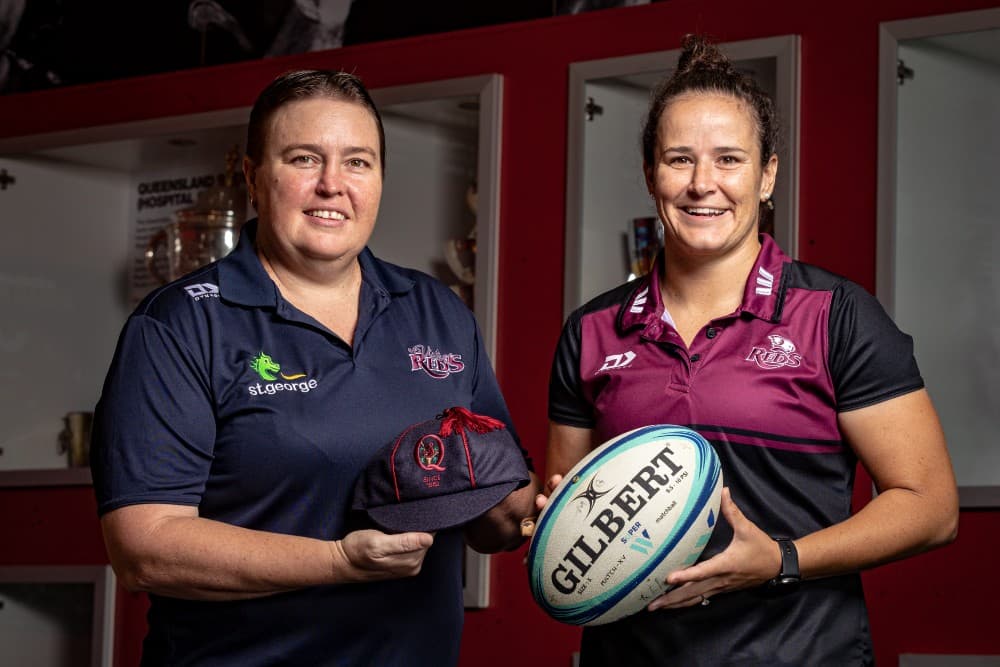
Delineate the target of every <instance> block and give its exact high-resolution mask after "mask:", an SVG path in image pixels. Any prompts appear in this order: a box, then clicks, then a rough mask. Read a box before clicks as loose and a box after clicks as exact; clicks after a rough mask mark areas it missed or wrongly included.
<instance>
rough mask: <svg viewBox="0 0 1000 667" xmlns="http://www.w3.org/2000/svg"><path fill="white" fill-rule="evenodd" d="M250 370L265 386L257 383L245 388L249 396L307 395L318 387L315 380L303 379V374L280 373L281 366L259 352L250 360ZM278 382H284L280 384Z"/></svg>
mask: <svg viewBox="0 0 1000 667" xmlns="http://www.w3.org/2000/svg"><path fill="white" fill-rule="evenodd" d="M250 369H251V370H252V371H253V372H254V373H256V374H257V375H258V376H260V379H261V380H264V382H266V383H267V384H261V383H260V382H257V383H255V384H251V385H250V386H249V387H247V392H249V394H250V395H251V396H263V395H265V394H266V395H268V396H274V395H275V394H277V393H278V392H284V391H289V392H300V393H303V394H306V393H309V392H310V391H312V390H313V389H315V388H316V387H318V386H319V381H318V380H316V379H315V378H311V379H308V380H307V379H305V378H306V374H305V373H290V374H287V375H286V374H285V373H282V372H281V364H279V363H278V362H276V361H275V360H274V359H272V358H271V355H269V354H265V353H264V352H260V353H259V354H257V355H256V356H254V357H253V358H252V359H251V360H250ZM279 380H285V381H284V382H281V381H279Z"/></svg>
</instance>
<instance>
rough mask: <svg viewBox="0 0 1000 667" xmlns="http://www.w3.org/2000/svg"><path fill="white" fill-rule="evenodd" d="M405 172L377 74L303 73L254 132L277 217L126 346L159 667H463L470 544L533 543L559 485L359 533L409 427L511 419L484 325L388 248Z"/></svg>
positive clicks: (125, 544) (99, 443)
mask: <svg viewBox="0 0 1000 667" xmlns="http://www.w3.org/2000/svg"><path fill="white" fill-rule="evenodd" d="M384 164H385V142H384V132H383V129H382V122H381V119H380V117H379V114H378V111H377V110H376V108H375V106H374V104H373V102H372V100H371V98H370V97H369V95H368V92H367V91H366V90H365V89H364V87H363V86H362V84H361V82H360V81H359V80H358V79H357V78H356V77H354V76H352V75H348V74H345V73H342V72H328V71H302V72H291V73H288V74H286V75H283V76H281V77H279V78H278V79H276V80H275V81H274V82H272V83H271V84H270V85H269V86H268V87H267V88H266V89H265V90H264V91H263V92H262V93H261V95H260V97H259V98H258V100H257V102H256V104H255V105H254V108H253V110H252V111H251V114H250V123H249V128H248V142H247V155H246V158H245V160H244V173H245V176H246V181H247V185H248V188H249V194H250V198H251V203H252V205H253V206H254V208H255V209H256V210H257V212H258V214H259V218H258V219H257V220H255V221H250V222H248V223H247V224H246V225H245V226H244V227H243V230H242V232H241V235H240V240H239V243H238V245H237V247H236V249H235V250H234V251H233V252H232V253H231V254H230V255H228V256H227V257H225V258H223V259H222V260H220V261H218V262H215V263H213V264H211V265H209V266H206V267H204V268H202V269H199V270H197V271H195V272H194V273H192V274H189V275H187V276H185V277H183V278H181V279H180V280H177V281H175V282H174V283H171V284H170V285H167V286H165V287H163V288H161V289H158V290H156V291H155V292H153V293H152V294H150V295H149V296H148V297H147V298H146V299H145V300H144V301H143V303H142V304H140V306H139V307H138V308H137V309H136V311H135V312H134V313H133V314H132V316H131V317H130V318H129V321H128V323H127V324H126V326H125V329H124V330H123V332H122V335H121V339H120V341H119V345H118V348H117V350H116V354H115V358H114V361H113V362H112V367H111V369H110V371H109V373H108V378H107V381H106V383H105V386H104V391H103V393H102V396H101V401H100V404H99V405H98V408H97V415H96V423H95V431H94V447H93V457H92V468H93V472H94V482H95V490H96V493H97V497H98V509H99V512H100V514H101V524H102V528H103V530H104V535H105V541H106V543H107V548H108V552H109V555H110V558H111V562H112V564H113V565H114V567H115V571H116V572H117V573H118V576H119V577H120V579H121V581H122V582H123V583H124V584H125V585H126V586H127V587H128V588H129V589H131V590H138V591H146V592H148V593H149V596H150V601H151V606H150V612H149V634H148V635H147V637H146V640H145V643H144V648H143V664H147V665H238V666H240V667H245V666H247V665H274V664H287V665H407V666H409V665H428V666H437V665H448V664H454V663H455V662H456V661H457V659H458V646H459V638H460V636H461V627H462V621H463V607H462V555H463V550H464V545H465V542H466V541H468V542H469V543H470V544H472V546H473V547H474V548H477V549H479V550H482V551H498V550H501V549H509V548H513V547H515V546H517V545H518V544H519V543H520V542H521V540H522V538H521V536H520V527H519V523H518V519H519V518H520V517H521V516H524V515H526V514H528V513H530V510H531V504H532V498H533V497H534V493H535V491H533V490H532V489H533V488H537V487H536V485H529V486H528V487H525V488H524V489H522V490H520V491H515V492H514V493H512V494H510V495H509V496H507V498H506V499H505V500H503V501H501V503H500V505H498V506H497V507H495V508H494V509H493V510H490V511H489V512H488V513H487V514H485V515H483V516H481V517H480V518H479V519H476V520H474V521H473V522H472V523H471V524H469V525H467V526H466V527H465V530H464V532H463V530H461V529H459V530H443V531H439V532H437V533H436V534H434V535H431V534H429V533H421V532H407V533H402V534H394V535H389V534H385V533H383V532H380V531H377V530H372V529H358V530H352V529H351V528H352V527H353V526H354V524H353V523H349V521H348V508H349V507H350V500H351V492H352V488H353V485H354V481H355V479H356V478H357V476H358V474H359V473H360V472H361V470H362V469H363V468H364V467H365V465H366V464H367V462H368V460H369V458H370V457H371V456H372V455H374V454H375V453H376V452H377V451H379V450H380V449H381V448H382V447H383V446H384V445H385V444H387V443H389V442H390V441H391V440H392V439H393V438H395V436H396V435H397V434H399V433H400V432H401V431H402V430H403V429H404V428H405V427H407V426H409V425H411V424H414V423H418V422H422V421H424V420H427V419H431V418H433V417H434V416H435V414H436V413H439V412H441V411H442V410H443V409H444V408H447V407H451V406H460V407H464V408H468V409H470V410H472V411H473V412H475V413H479V414H484V415H490V416H492V417H495V418H497V419H500V420H501V421H503V422H506V423H507V425H508V428H509V427H510V416H509V414H508V412H507V408H506V405H505V403H504V401H503V398H502V396H501V394H500V391H499V388H498V386H497V381H496V378H495V377H494V375H493V372H492V370H491V366H490V362H489V359H488V358H487V357H486V353H485V350H484V347H483V345H482V342H481V338H480V334H479V330H478V327H477V326H476V322H475V320H474V318H473V316H472V313H471V311H469V309H468V308H467V307H466V306H465V304H464V303H462V302H461V301H460V300H459V299H458V297H457V296H455V295H454V294H453V293H452V292H451V290H449V289H448V288H447V287H445V286H444V285H442V284H440V283H438V282H437V281H435V280H433V279H432V278H430V277H429V276H427V275H425V274H422V273H420V272H417V271H413V270H409V269H404V268H401V267H398V266H394V265H391V264H388V263H386V262H382V261H380V260H378V259H377V258H375V257H374V256H373V255H372V253H371V252H370V251H369V250H368V249H367V248H366V244H367V242H368V238H369V237H370V235H371V233H372V229H373V227H374V225H375V220H376V216H377V213H378V207H379V199H380V197H381V193H382V178H383V172H384ZM511 432H512V433H513V430H512V429H511Z"/></svg>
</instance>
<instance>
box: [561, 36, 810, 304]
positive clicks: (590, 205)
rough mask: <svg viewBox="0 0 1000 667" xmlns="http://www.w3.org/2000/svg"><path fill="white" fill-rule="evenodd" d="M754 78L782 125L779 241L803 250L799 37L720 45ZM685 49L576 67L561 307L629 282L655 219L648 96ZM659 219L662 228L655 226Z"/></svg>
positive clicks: (793, 250) (572, 76) (777, 217)
mask: <svg viewBox="0 0 1000 667" xmlns="http://www.w3.org/2000/svg"><path fill="white" fill-rule="evenodd" d="M720 47H721V48H722V50H723V52H725V53H726V55H727V56H729V58H731V59H732V60H733V61H734V63H735V64H736V66H737V67H739V68H740V69H742V70H744V71H746V72H747V73H749V74H750V75H752V76H753V77H755V78H756V80H757V81H758V83H760V84H761V86H762V87H763V88H764V90H765V91H766V92H768V93H769V94H770V95H771V97H772V99H774V101H775V104H776V105H777V108H778V114H779V118H780V121H781V135H780V141H779V151H778V159H779V167H778V182H777V185H776V188H775V191H774V196H773V201H774V203H775V215H774V237H775V239H776V240H777V241H778V244H779V245H781V247H782V248H783V249H784V250H785V251H786V252H788V253H789V254H790V255H792V256H793V257H794V256H796V255H797V254H798V248H797V245H798V238H797V229H798V136H799V129H798V128H799V105H798V100H799V42H798V37H796V36H794V35H789V36H782V37H770V38H766V39H755V40H748V41H743V42H731V43H727V44H721V45H720ZM679 56H680V50H673V51H660V52H656V53H643V54H638V55H633V56H624V57H617V58H607V59H603V60H592V61H586V62H577V63H573V64H572V65H571V66H570V73H569V111H568V113H569V117H568V122H567V128H568V129H567V134H568V137H567V138H568V156H567V157H568V159H567V165H568V167H567V183H566V263H565V267H566V279H565V287H564V300H563V301H564V304H563V305H564V310H565V314H567V315H568V314H569V313H570V312H571V311H572V310H573V309H575V308H576V307H577V306H580V305H582V304H583V303H585V302H586V301H588V300H589V299H590V298H592V297H594V296H597V295H598V294H600V293H601V292H603V291H605V290H608V289H611V288H613V287H615V286H617V285H620V284H621V283H623V282H625V281H626V279H628V278H629V265H630V263H629V254H630V245H631V241H630V235H631V233H632V232H631V225H632V220H633V219H635V218H649V217H655V215H656V211H655V209H654V207H653V204H652V202H651V201H650V198H649V195H648V193H647V192H646V186H645V182H644V179H643V172H642V148H641V147H642V143H641V132H642V125H643V122H644V121H645V116H646V113H647V110H648V106H649V101H650V92H651V91H652V89H653V88H654V87H655V86H656V84H657V83H658V82H659V81H660V80H661V79H662V78H663V77H664V76H666V75H668V74H669V73H670V72H671V70H672V69H673V68H674V67H675V66H676V63H677V59H678V57H679ZM658 224H659V223H657V225H658Z"/></svg>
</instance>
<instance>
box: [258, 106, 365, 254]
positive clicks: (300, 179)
mask: <svg viewBox="0 0 1000 667" xmlns="http://www.w3.org/2000/svg"><path fill="white" fill-rule="evenodd" d="M265 137H266V139H265V141H264V144H263V149H262V151H261V158H260V162H259V164H258V163H254V162H253V161H252V160H251V159H250V158H246V159H244V164H243V171H244V174H245V175H246V179H247V186H248V188H249V192H250V196H251V199H252V200H253V201H254V202H255V207H256V209H257V213H258V215H259V217H260V227H259V231H258V244H260V245H261V247H263V248H265V249H266V251H267V253H268V255H269V256H272V255H273V256H275V257H271V259H272V260H277V261H280V262H282V263H297V262H312V261H329V260H333V261H335V262H338V263H349V262H351V261H353V260H354V259H355V257H357V255H358V253H360V252H361V250H362V249H363V248H364V246H365V244H366V243H367V242H368V238H369V237H370V236H371V233H372V230H373V229H374V227H375V218H376V217H377V215H378V207H379V199H380V198H381V196H382V165H381V163H380V161H379V149H380V144H379V134H378V126H377V125H376V122H375V118H374V116H372V114H371V112H369V111H368V109H366V108H365V107H363V106H361V105H360V104H357V103H354V102H349V101H344V100H340V99H333V98H330V97H313V98H308V99H303V100H298V101H295V102H291V103H289V104H286V105H285V106H283V107H281V108H279V109H278V110H277V111H275V112H274V114H273V115H272V116H271V118H270V119H269V121H268V122H267V126H266V132H265Z"/></svg>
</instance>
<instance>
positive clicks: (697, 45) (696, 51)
mask: <svg viewBox="0 0 1000 667" xmlns="http://www.w3.org/2000/svg"><path fill="white" fill-rule="evenodd" d="M696 71H702V72H711V71H715V72H719V73H724V74H736V73H737V71H736V68H735V67H733V63H732V62H731V61H730V60H729V58H727V57H726V56H725V55H724V54H723V53H722V51H720V50H719V47H717V46H716V45H715V44H713V43H711V42H709V41H708V39H707V38H706V37H704V36H703V35H694V34H688V35H685V36H684V40H683V41H682V42H681V56H680V58H679V59H678V61H677V74H678V75H685V74H688V73H691V72H696Z"/></svg>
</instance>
